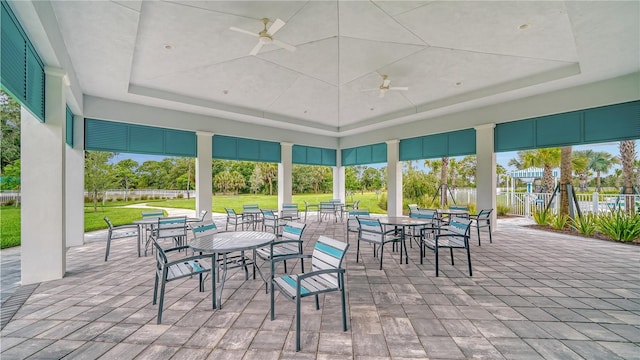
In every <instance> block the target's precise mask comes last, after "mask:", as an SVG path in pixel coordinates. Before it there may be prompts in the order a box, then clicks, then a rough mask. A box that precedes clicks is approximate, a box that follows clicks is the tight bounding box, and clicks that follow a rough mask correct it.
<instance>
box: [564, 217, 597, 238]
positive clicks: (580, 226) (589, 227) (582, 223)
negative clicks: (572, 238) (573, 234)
mask: <svg viewBox="0 0 640 360" xmlns="http://www.w3.org/2000/svg"><path fill="white" fill-rule="evenodd" d="M569 226H571V228H572V229H573V230H575V231H577V232H579V233H580V234H582V235H587V236H590V235H593V233H595V232H596V229H597V225H596V216H595V215H593V214H592V213H589V214H585V215H582V216H581V217H577V216H576V217H575V218H573V219H571V221H569Z"/></svg>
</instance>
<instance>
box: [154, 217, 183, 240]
mask: <svg viewBox="0 0 640 360" xmlns="http://www.w3.org/2000/svg"><path fill="white" fill-rule="evenodd" d="M156 231H157V236H156V238H157V239H164V238H174V237H179V236H187V217H186V216H172V217H166V218H159V219H158V227H157V229H156Z"/></svg>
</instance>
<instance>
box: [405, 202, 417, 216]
mask: <svg viewBox="0 0 640 360" xmlns="http://www.w3.org/2000/svg"><path fill="white" fill-rule="evenodd" d="M407 207H409V214H411V212H412V211H415V210H418V204H409V205H407Z"/></svg>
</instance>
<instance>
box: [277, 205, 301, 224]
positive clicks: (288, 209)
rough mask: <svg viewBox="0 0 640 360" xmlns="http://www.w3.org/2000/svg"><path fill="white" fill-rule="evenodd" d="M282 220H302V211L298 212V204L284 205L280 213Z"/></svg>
mask: <svg viewBox="0 0 640 360" xmlns="http://www.w3.org/2000/svg"><path fill="white" fill-rule="evenodd" d="M280 214H281V216H280V218H281V219H286V220H290V221H295V220H300V211H299V210H298V204H282V211H281V212H280Z"/></svg>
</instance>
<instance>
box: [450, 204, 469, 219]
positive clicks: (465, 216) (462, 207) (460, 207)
mask: <svg viewBox="0 0 640 360" xmlns="http://www.w3.org/2000/svg"><path fill="white" fill-rule="evenodd" d="M449 210H460V211H467V212H468V211H469V207H468V206H467V205H449ZM454 216H455V217H460V218H463V219H468V218H469V214H468V213H467V214H456V215H454Z"/></svg>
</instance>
